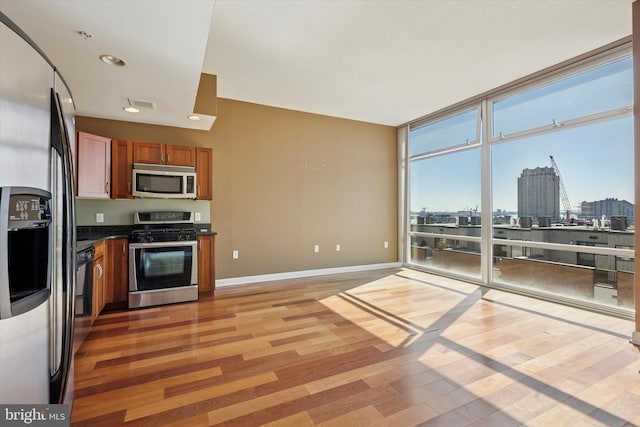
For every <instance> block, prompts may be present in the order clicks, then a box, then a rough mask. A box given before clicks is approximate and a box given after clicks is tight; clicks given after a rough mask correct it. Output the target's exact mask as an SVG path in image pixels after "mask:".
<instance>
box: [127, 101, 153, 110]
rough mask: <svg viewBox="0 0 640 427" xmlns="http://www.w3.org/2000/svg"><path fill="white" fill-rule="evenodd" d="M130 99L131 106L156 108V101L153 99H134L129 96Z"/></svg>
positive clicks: (147, 108)
mask: <svg viewBox="0 0 640 427" xmlns="http://www.w3.org/2000/svg"><path fill="white" fill-rule="evenodd" d="M127 99H128V100H129V105H130V106H131V107H136V108H138V109H140V110H143V109H144V110H155V109H156V103H155V102H153V101H144V100H142V99H134V98H127Z"/></svg>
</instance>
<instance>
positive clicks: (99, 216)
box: [96, 212, 104, 222]
mask: <svg viewBox="0 0 640 427" xmlns="http://www.w3.org/2000/svg"><path fill="white" fill-rule="evenodd" d="M96 222H104V214H103V213H102V212H98V213H96Z"/></svg>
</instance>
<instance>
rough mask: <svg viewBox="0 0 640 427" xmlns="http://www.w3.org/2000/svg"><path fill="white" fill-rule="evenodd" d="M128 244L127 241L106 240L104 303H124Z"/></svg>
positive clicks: (127, 275)
mask: <svg viewBox="0 0 640 427" xmlns="http://www.w3.org/2000/svg"><path fill="white" fill-rule="evenodd" d="M128 252H129V243H128V241H127V239H111V240H107V265H106V268H107V270H108V271H107V273H108V274H107V277H106V284H105V285H106V289H107V291H106V299H105V303H113V302H126V301H127V290H128V283H129V274H128V273H129V272H128V266H129V258H128V257H129V253H128Z"/></svg>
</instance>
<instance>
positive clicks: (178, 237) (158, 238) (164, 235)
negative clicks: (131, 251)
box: [129, 229, 198, 243]
mask: <svg viewBox="0 0 640 427" xmlns="http://www.w3.org/2000/svg"><path fill="white" fill-rule="evenodd" d="M197 239H198V235H197V233H196V230H195V229H165V230H134V231H132V232H131V234H129V243H153V242H191V241H196V240H197Z"/></svg>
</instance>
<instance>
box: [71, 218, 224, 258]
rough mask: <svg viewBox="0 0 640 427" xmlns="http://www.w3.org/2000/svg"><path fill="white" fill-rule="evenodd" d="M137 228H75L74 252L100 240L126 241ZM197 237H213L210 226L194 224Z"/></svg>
mask: <svg viewBox="0 0 640 427" xmlns="http://www.w3.org/2000/svg"><path fill="white" fill-rule="evenodd" d="M136 228H139V226H138V225H105V226H79V227H77V228H76V230H77V231H76V235H77V237H76V252H80V251H83V250H85V249H87V248H90V247H91V246H93V245H95V244H96V243H98V242H100V241H102V240H108V239H126V238H128V237H129V233H130V232H131V231H132V230H134V229H136ZM194 228H195V229H196V232H197V233H198V236H215V235H216V234H218V233H216V232H215V231H213V230H212V229H211V224H194Z"/></svg>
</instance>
